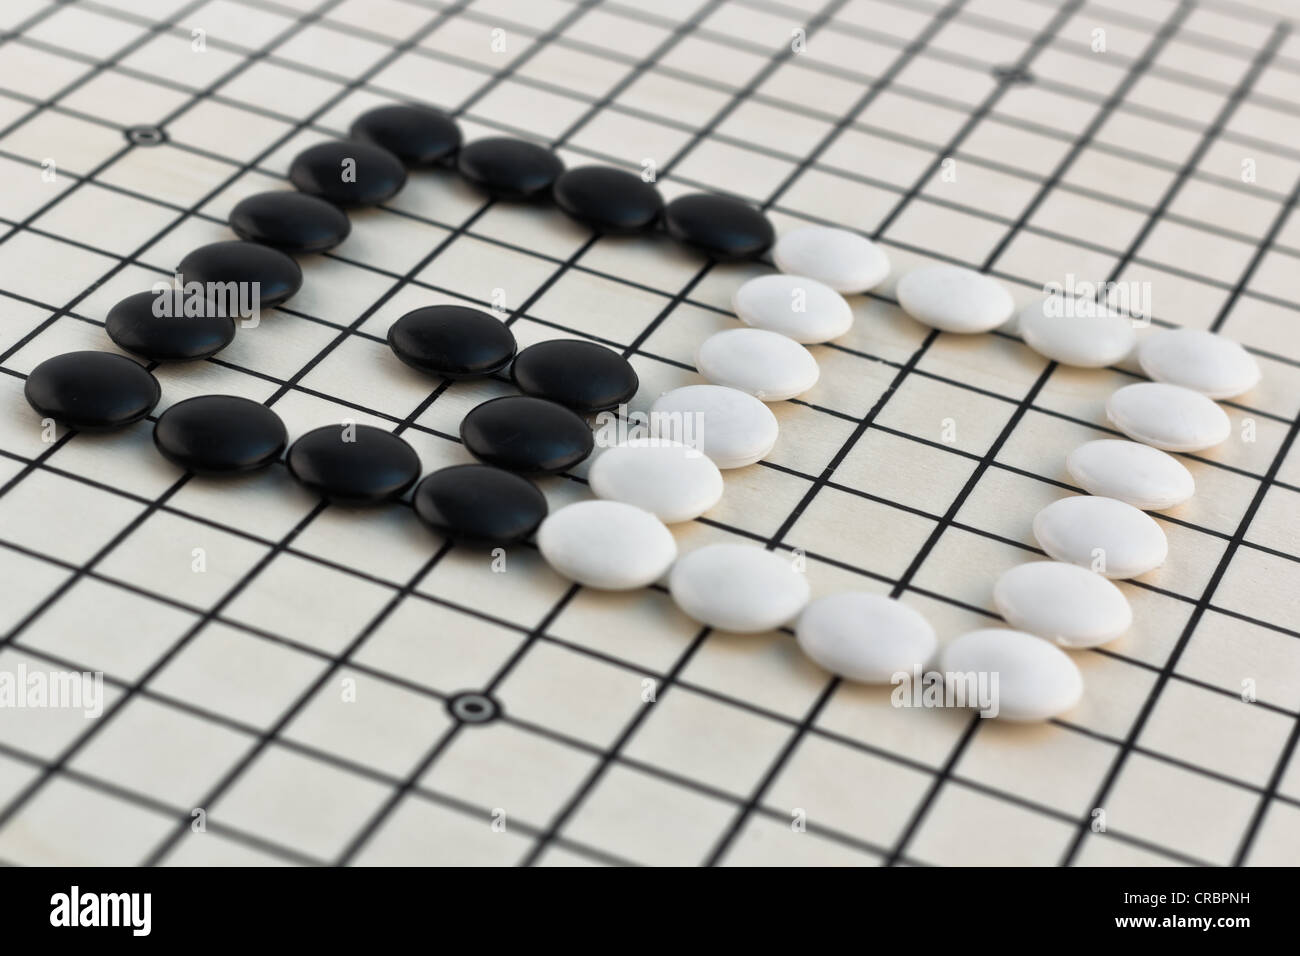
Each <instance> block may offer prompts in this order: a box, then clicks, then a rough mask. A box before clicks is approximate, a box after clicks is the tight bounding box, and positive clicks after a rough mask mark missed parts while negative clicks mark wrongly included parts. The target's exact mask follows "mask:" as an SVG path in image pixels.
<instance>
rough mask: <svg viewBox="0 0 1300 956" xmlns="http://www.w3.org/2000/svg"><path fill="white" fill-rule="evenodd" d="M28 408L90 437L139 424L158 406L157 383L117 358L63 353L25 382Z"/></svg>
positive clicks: (144, 371) (133, 364) (135, 365)
mask: <svg viewBox="0 0 1300 956" xmlns="http://www.w3.org/2000/svg"><path fill="white" fill-rule="evenodd" d="M23 394H24V395H26V396H27V402H28V404H29V405H31V406H32V408H34V409H36V412H37V414H39V415H40V416H41V417H42V418H52V419H54V420H55V421H56V422H58V423H59V424H61V425H67V426H68V427H70V428H77V429H80V430H81V431H87V432H95V431H98V432H102V431H111V430H112V429H114V428H122V427H124V426H126V425H130V424H132V423H134V422H138V421H139V420H140V419H142V418H144V417H145V416H146V415H148V414H149V413H150V412H151V411H153V407H154V406H155V405H157V404H158V398H159V396H160V395H161V394H162V390H161V389H160V388H159V387H158V380H157V379H156V378H154V377H153V376H152V375H151V374H149V371H148V370H147V369H145V368H144V367H143V366H142V365H140V364H139V363H138V362H135V361H133V360H132V359H129V358H127V357H126V356H125V355H118V354H117V353H115V352H65V353H64V354H63V355H56V356H54V357H53V358H48V359H46V360H45V361H44V362H42V363H41V364H40V365H38V366H36V368H34V369H32V371H31V373H30V374H29V375H28V376H27V384H26V385H25V386H24V388H23Z"/></svg>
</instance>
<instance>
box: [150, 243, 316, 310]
mask: <svg viewBox="0 0 1300 956" xmlns="http://www.w3.org/2000/svg"><path fill="white" fill-rule="evenodd" d="M176 271H177V272H179V273H180V275H181V279H182V280H183V281H184V282H185V284H186V285H189V283H191V282H199V283H202V284H203V285H204V286H205V287H206V289H207V292H206V295H207V297H208V298H212V299H216V298H217V296H218V290H217V289H216V288H215V287H216V286H220V287H221V290H220V294H221V295H225V296H229V295H230V293H231V292H232V291H233V287H231V286H229V285H228V284H229V283H231V282H233V283H235V284H236V285H237V286H239V287H241V288H243V289H245V290H246V292H245V294H246V295H247V296H249V297H250V298H251V296H252V292H251V290H250V287H251V286H252V284H253V283H254V282H256V283H258V295H257V298H256V300H255V304H256V305H257V306H258V307H259V308H262V309H270V308H274V307H275V306H277V305H279V304H280V303H281V302H284V301H286V300H287V299H288V298H289V297H290V296H292V295H293V294H294V293H295V292H297V291H298V290H299V289H301V288H302V269H300V268H298V263H296V262H294V261H293V259H292V258H291V257H290V256H287V255H285V254H284V253H283V252H281V251H280V250H278V249H272V248H271V247H270V246H264V245H261V244H260V243H256V242H244V241H242V240H240V239H227V240H225V241H223V242H210V243H208V244H207V245H206V246H199V247H198V248H197V249H195V250H194V251H193V252H191V253H189V254H188V255H187V256H186V257H185V258H184V259H182V260H181V264H180V265H179V266H177V267H176ZM209 283H211V284H212V285H209ZM226 301H227V303H228V302H229V298H227V299H226Z"/></svg>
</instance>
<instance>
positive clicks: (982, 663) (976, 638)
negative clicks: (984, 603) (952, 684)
mask: <svg viewBox="0 0 1300 956" xmlns="http://www.w3.org/2000/svg"><path fill="white" fill-rule="evenodd" d="M939 667H940V669H941V670H942V671H943V672H944V673H945V674H989V675H992V674H996V675H997V681H998V683H997V697H996V703H997V710H998V713H997V715H998V717H1000V718H1002V719H1003V720H1016V721H1033V720H1047V719H1048V718H1049V717H1056V716H1059V715H1060V714H1063V713H1065V712H1066V711H1068V710H1070V709H1071V708H1073V707H1074V706H1075V705H1076V704H1077V703H1079V698H1080V697H1082V696H1083V675H1082V674H1080V673H1079V668H1078V666H1077V665H1076V664H1075V663H1074V661H1072V660H1071V659H1070V655H1069V654H1066V653H1065V652H1064V651H1063V650H1061V649H1060V648H1059V647H1057V646H1056V645H1055V644H1052V643H1050V642H1049V641H1045V640H1043V639H1042V638H1040V637H1035V636H1034V635H1032V634H1026V633H1024V632H1023V631H1011V630H1005V629H1003V628H986V629H984V630H980V631H971V632H969V633H967V634H963V635H962V636H961V637H958V638H954V639H953V640H952V641H949V642H948V644H947V645H946V646H945V647H944V649H943V651H942V652H941V653H940V655H939Z"/></svg>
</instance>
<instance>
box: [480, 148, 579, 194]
mask: <svg viewBox="0 0 1300 956" xmlns="http://www.w3.org/2000/svg"><path fill="white" fill-rule="evenodd" d="M456 168H457V169H458V170H460V174H461V175H462V176H464V177H465V178H466V179H468V180H469V181H470V182H471V183H473V184H474V185H475V186H477V187H478V188H479V189H481V190H483V191H484V192H485V193H487V194H488V195H489V196H495V197H497V198H498V199H535V198H537V197H539V196H542V195H545V194H546V193H548V192H549V191H550V189H551V187H552V186H553V185H554V184H555V180H556V179H558V178H559V176H560V174H561V173H562V172H564V163H562V162H560V158H559V157H558V156H556V155H555V154H554V153H552V152H551V151H550V150H549V149H546V148H545V147H542V146H538V145H537V144H536V143H530V142H528V141H527V140H523V139H510V138H509V137H506V136H493V137H489V138H488V139H476V140H474V142H472V143H470V144H469V145H468V146H464V147H462V148H461V151H460V155H459V156H457V157H456Z"/></svg>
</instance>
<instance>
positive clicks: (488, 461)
mask: <svg viewBox="0 0 1300 956" xmlns="http://www.w3.org/2000/svg"><path fill="white" fill-rule="evenodd" d="M349 135H350V136H351V137H352V138H351V139H350V140H331V141H327V142H323V143H318V144H316V145H314V146H311V147H308V148H307V149H305V150H303V151H302V152H301V153H299V154H298V155H297V156H296V157H295V158H294V160H293V162H292V164H291V166H290V170H289V179H290V181H291V182H292V184H293V185H294V186H295V187H296V188H297V190H298V191H297V192H290V191H271V192H265V193H258V194H255V195H252V196H248V197H246V198H245V199H243V200H241V201H240V202H239V203H238V204H236V206H235V207H234V209H232V210H231V213H230V216H229V223H230V227H231V229H232V230H233V231H234V232H235V234H236V235H237V236H239V237H240V238H239V239H237V240H226V241H221V242H213V243H209V244H207V245H204V246H200V247H199V248H197V249H194V250H192V251H191V252H190V253H188V254H187V255H186V256H185V257H184V258H183V259H182V260H181V262H180V264H179V266H178V269H177V271H178V272H179V274H180V278H181V280H182V281H183V282H184V283H186V285H188V284H190V283H194V282H197V283H200V284H201V285H202V286H204V287H205V290H206V289H211V288H219V289H221V290H222V291H223V294H225V295H229V293H230V291H231V290H236V292H237V295H240V298H238V299H237V300H236V302H237V303H239V304H241V307H242V305H243V304H245V303H247V302H248V300H249V298H251V291H250V289H249V287H251V286H252V284H253V283H257V290H258V295H257V298H256V299H255V300H253V302H252V305H253V306H254V307H256V308H273V307H275V306H277V305H280V304H281V303H283V302H285V301H287V300H288V299H289V298H291V297H292V296H293V295H294V294H295V293H297V292H298V290H299V289H300V288H301V287H302V281H303V276H302V269H301V268H300V267H299V266H298V264H297V262H295V261H294V260H293V258H292V256H291V255H290V253H293V254H299V255H301V254H312V253H320V252H327V251H328V250H330V249H332V248H334V247H335V246H337V245H338V244H339V243H341V242H342V241H343V240H344V239H346V238H347V236H348V235H349V233H350V232H351V223H350V222H349V220H348V217H347V215H346V214H345V213H344V212H343V211H342V210H343V209H348V208H356V207H363V206H371V205H376V204H379V203H383V202H385V201H387V200H388V199H391V198H392V197H393V196H395V195H396V194H397V193H398V191H400V190H401V189H402V187H403V186H404V185H405V183H406V179H407V172H406V168H407V167H408V166H409V167H412V168H419V167H426V168H427V167H431V166H436V165H439V164H444V163H448V162H451V161H453V160H454V165H455V168H456V169H457V170H458V172H459V174H460V175H461V176H462V177H463V178H464V179H465V180H466V181H468V182H469V183H470V184H471V185H473V186H475V187H476V188H478V189H479V190H481V191H483V192H485V193H487V194H488V195H489V196H492V197H493V198H497V199H505V200H539V199H543V198H546V197H550V198H551V199H552V200H553V201H554V203H555V205H556V206H557V207H558V208H559V209H560V210H561V211H562V212H563V213H564V214H565V215H567V216H569V217H570V218H572V219H573V220H575V221H576V222H578V223H581V224H582V225H585V226H587V227H588V228H590V229H592V230H593V231H595V232H597V233H602V234H611V235H628V234H635V233H644V232H649V231H651V230H654V229H657V228H660V227H662V228H663V229H664V231H665V232H666V233H667V234H668V235H669V236H670V237H672V238H674V239H676V240H677V241H679V242H681V243H682V244H684V245H686V246H688V247H690V248H692V249H695V250H696V251H698V252H701V253H703V254H705V255H707V256H709V257H711V258H713V259H717V260H733V259H745V258H756V257H758V256H761V255H762V254H763V253H765V252H766V251H767V250H768V248H769V247H770V246H771V245H772V242H773V240H774V238H775V236H774V233H773V230H772V226H771V224H770V223H769V222H768V220H767V218H766V216H765V215H764V214H763V213H762V212H761V211H760V210H758V209H756V208H754V207H753V206H751V205H749V204H747V203H745V202H742V201H741V200H739V199H735V198H731V197H727V196H720V195H713V194H705V193H700V194H691V195H686V196H681V197H679V198H678V199H675V200H673V202H671V203H668V204H667V205H665V204H664V202H663V198H662V196H661V195H660V193H659V190H658V189H657V188H656V187H655V186H654V185H653V184H651V183H647V182H645V181H644V180H642V179H641V178H640V177H639V176H637V175H635V174H633V173H631V172H627V171H625V170H621V169H616V168H613V167H602V166H582V167H578V168H575V169H572V170H569V171H567V172H566V171H565V168H564V163H563V162H562V161H561V160H560V158H559V157H558V156H557V155H556V154H555V153H554V152H553V151H551V150H548V149H546V148H545V147H543V146H540V145H538V144H536V143H532V142H529V141H527V140H522V139H513V138H509V137H489V138H486V139H480V140H476V141H474V142H472V143H469V144H466V145H462V137H461V132H460V128H459V126H458V125H457V124H456V122H455V120H454V119H453V118H451V117H450V116H448V115H447V114H445V113H442V112H441V111H439V110H436V109H434V108H432V107H427V106H423V105H420V104H411V103H408V104H391V105H387V106H381V107H377V108H375V109H372V110H369V111H367V112H365V113H363V114H362V115H361V116H359V117H358V118H357V119H356V120H355V121H354V122H353V124H352V126H351V128H350V131H349ZM128 136H129V137H130V138H132V140H133V142H138V143H139V144H140V145H153V144H156V143H158V142H163V141H165V139H166V134H165V132H164V131H162V130H161V129H159V128H156V127H138V128H136V127H133V128H132V129H131V130H129V131H128ZM349 173H350V174H351V175H349ZM232 284H233V285H232ZM182 291H184V290H182ZM185 294H188V293H185ZM181 298H182V301H185V299H184V297H183V296H182V297H181ZM154 299H155V294H154V293H152V292H145V293H138V294H136V295H134V296H129V297H127V298H126V299H123V300H122V301H121V302H119V303H118V304H117V305H116V306H114V308H113V309H112V310H111V311H110V313H109V316H108V318H107V320H106V323H105V325H106V329H107V331H108V334H109V336H110V338H112V339H113V341H114V342H115V343H117V344H118V345H119V346H120V347H122V348H124V349H126V350H128V351H132V352H134V353H135V354H138V355H140V356H142V357H144V358H148V359H151V360H153V361H170V360H181V359H200V358H205V357H210V356H211V355H213V354H215V353H216V352H217V351H219V350H220V349H221V348H223V347H224V346H225V345H228V344H229V343H230V341H231V340H232V339H233V337H234V330H235V321H234V320H235V318H236V317H239V318H242V317H244V316H245V314H246V313H244V312H243V311H240V312H237V313H231V311H230V309H229V305H230V303H229V302H227V303H226V304H225V305H223V304H222V303H220V302H216V301H213V300H211V297H210V296H209V295H207V294H206V291H205V295H204V296H203V297H202V298H201V299H200V302H201V307H200V308H199V310H198V311H199V312H200V313H201V314H200V315H197V316H195V315H191V316H190V317H189V319H188V320H176V319H175V318H170V317H169V318H166V319H164V318H163V317H160V316H158V315H157V314H156V313H155V312H154V311H153V300H154ZM146 307H147V308H148V311H147V312H146V311H145V309H146ZM218 312H224V315H222V316H221V317H220V318H218V317H217V316H216V315H215V313H218ZM388 342H389V345H390V347H391V349H392V351H393V353H394V354H395V355H396V357H397V358H398V359H400V360H401V361H402V362H404V363H405V364H407V365H408V366H410V367H412V368H415V369H418V370H420V371H421V372H424V373H427V374H431V375H436V376H440V377H442V378H446V379H453V380H456V379H465V378H478V377H483V376H486V375H492V374H495V373H498V372H500V371H501V370H503V369H504V368H505V367H506V366H507V365H510V363H511V360H512V359H513V360H514V365H513V366H512V368H511V378H512V380H513V381H514V382H515V384H516V385H517V386H518V387H519V388H520V390H521V391H524V392H526V393H528V394H525V395H514V396H505V397H502V398H497V399H492V400H490V401H487V402H484V403H482V404H480V405H478V406H477V407H475V408H473V409H471V410H470V412H469V413H468V414H467V415H466V416H465V418H464V420H463V421H462V422H461V427H460V434H461V438H462V440H463V441H464V443H465V446H466V448H467V449H468V450H469V451H470V452H471V453H472V454H474V455H475V457H477V458H479V459H480V460H481V461H482V462H484V463H485V464H479V465H463V466H455V467H452V468H446V469H442V470H441V471H439V472H436V473H434V474H432V475H430V476H428V478H427V479H426V480H425V481H424V482H423V483H421V485H420V486H419V489H417V493H416V495H415V496H414V501H413V504H414V506H415V510H416V513H417V515H418V516H419V517H420V518H421V520H423V521H425V522H426V523H427V524H429V525H430V526H431V527H434V528H436V529H438V530H440V531H441V532H442V533H444V534H447V535H448V537H451V538H452V539H454V540H465V541H477V542H480V543H487V542H497V543H508V542H514V541H518V540H521V539H523V538H525V537H527V536H528V535H530V534H532V532H533V531H534V530H535V529H536V527H537V526H538V524H539V523H540V522H541V520H542V519H543V518H544V517H545V515H546V500H545V497H544V496H542V494H541V492H540V491H539V490H538V489H537V488H536V486H535V485H533V484H532V483H531V482H530V481H528V480H527V479H525V478H522V477H520V474H519V473H523V474H554V473H558V472H562V471H565V470H567V469H569V468H571V467H573V466H574V465H576V464H578V463H579V462H581V461H582V460H583V459H585V458H586V457H587V456H588V455H590V454H591V452H592V450H593V448H594V436H593V434H592V431H591V428H590V426H589V424H588V423H587V421H586V420H585V419H583V418H582V417H581V415H580V414H579V412H582V413H584V414H590V413H593V412H596V411H603V410H605V409H608V408H613V407H616V406H617V405H619V404H622V403H624V402H626V401H627V400H628V399H630V398H631V397H632V395H634V394H635V392H636V390H637V387H638V381H637V376H636V373H635V371H634V370H633V369H632V367H631V365H630V364H629V363H628V362H627V360H626V359H624V358H623V357H622V356H621V355H619V354H618V353H617V352H615V351H613V350H611V349H607V348H605V347H603V346H600V345H598V344H596V343H593V342H585V341H581V340H562V341H555V342H543V343H539V344H538V345H534V346H532V347H531V348H528V349H525V350H524V351H523V352H520V353H519V354H518V355H517V356H516V343H515V339H514V336H513V334H512V333H511V331H510V328H509V326H508V325H507V324H506V323H504V322H501V321H500V320H498V319H497V318H496V317H494V316H492V315H490V314H488V313H486V312H483V311H481V310H478V309H472V308H468V307H462V306H453V305H436V306H429V307H426V308H421V309H415V310H413V311H411V312H408V313H407V314H406V315H404V316H402V317H401V318H400V319H399V320H398V321H397V322H395V323H394V324H393V326H392V327H391V328H390V330H389V333H388ZM24 392H25V394H26V397H27V400H28V402H29V403H30V404H31V405H32V407H33V408H34V409H36V411H37V412H38V413H40V414H41V415H43V416H46V417H49V418H53V419H54V420H55V421H58V422H60V423H62V424H64V425H67V426H70V427H74V428H78V429H82V430H87V431H96V430H110V429H115V428H121V427H124V426H126V425H130V424H132V423H134V422H137V421H140V420H141V419H143V418H145V417H147V416H148V415H149V413H150V412H151V411H152V410H153V408H154V406H155V405H156V404H157V403H158V400H159V398H160V396H161V389H160V387H159V385H158V381H157V379H155V378H154V377H153V375H152V374H151V373H150V372H149V371H148V370H147V369H145V368H144V367H142V366H141V365H139V364H138V363H137V362H135V361H133V360H132V359H130V358H127V357H125V356H122V355H118V354H115V353H111V352H94V351H86V352H70V353H67V354H65V355H59V356H55V357H54V358H51V359H48V360H46V361H45V362H42V363H41V364H40V365H39V366H37V367H36V368H35V369H33V370H32V372H31V374H30V375H29V376H28V378H27V382H26V385H25V387H24ZM154 443H155V445H156V447H157V448H158V450H159V452H160V453H161V454H162V455H163V456H164V457H166V458H168V459H169V460H171V461H173V462H174V463H176V464H178V465H180V466H181V467H184V468H186V469H187V470H190V471H193V472H196V473H200V474H232V473H239V472H243V471H250V470H253V469H256V468H261V467H265V466H266V465H267V464H270V463H271V462H273V461H275V460H276V459H277V458H279V456H280V455H281V454H282V453H283V454H284V455H285V462H286V465H287V467H288V470H289V473H290V474H291V475H292V476H293V477H294V478H295V479H296V480H297V481H299V482H300V483H302V484H303V485H304V486H306V487H308V488H310V489H311V490H313V491H316V492H317V493H319V494H320V495H322V496H324V497H325V498H327V499H329V500H331V501H336V502H340V503H343V504H351V505H361V504H377V503H379V502H383V501H391V500H393V499H395V498H397V497H400V496H401V495H402V494H404V493H405V492H406V491H407V490H408V489H410V488H411V487H412V486H413V485H415V483H416V480H417V479H418V478H419V475H420V461H419V457H418V456H417V455H416V454H415V452H414V450H413V449H412V448H411V446H410V445H409V444H407V443H406V442H405V441H403V440H402V439H401V438H399V437H398V436H396V435H393V434H391V433H390V432H387V431H384V430H383V429H379V428H374V427H371V426H367V425H354V426H339V425H328V426H324V427H321V428H317V429H314V430H312V431H309V432H307V433H306V434H304V435H302V436H301V437H300V438H298V440H297V441H295V442H294V443H293V444H292V445H289V446H288V451H287V452H285V450H284V449H285V445H286V444H287V435H286V433H285V430H284V424H283V422H281V421H280V418H279V416H277V415H276V414H275V413H274V412H273V411H272V410H271V409H269V408H267V407H265V406H263V405H260V404H258V403H256V402H252V401H249V400H247V399H243V398H239V397H237V396H231V395H206V396H199V397H197V398H193V399H188V400H186V401H183V402H179V403H177V404H176V405H174V406H172V407H171V408H169V409H168V410H167V412H165V413H164V414H163V415H162V416H160V418H159V420H158V423H157V425H156V426H155V428H154ZM493 710H494V712H495V710H496V708H495V707H494V708H493ZM463 719H473V718H463Z"/></svg>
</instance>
